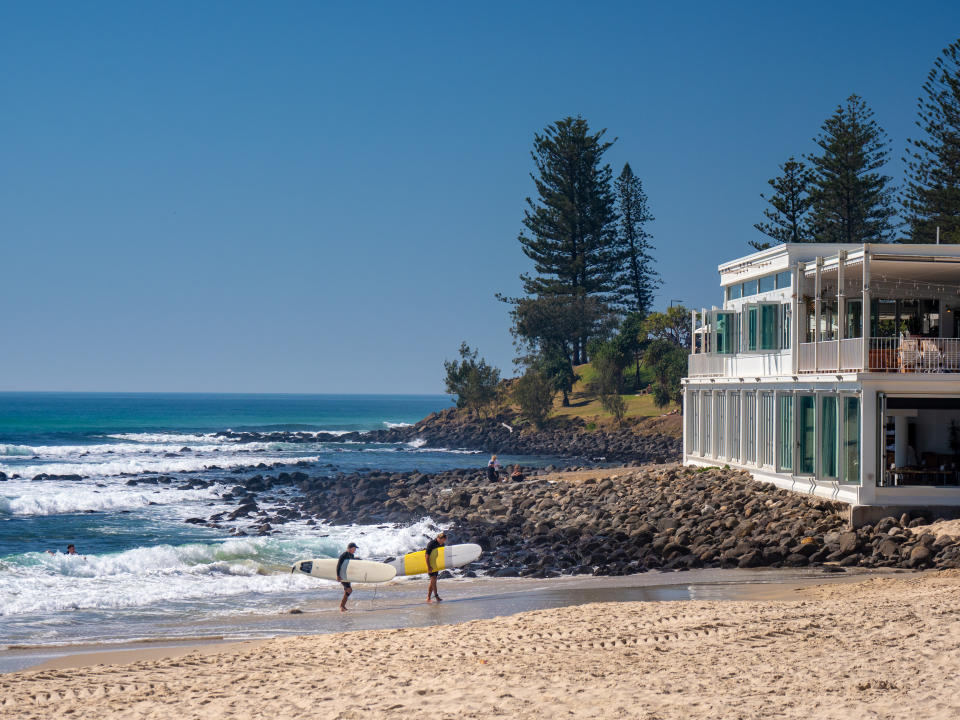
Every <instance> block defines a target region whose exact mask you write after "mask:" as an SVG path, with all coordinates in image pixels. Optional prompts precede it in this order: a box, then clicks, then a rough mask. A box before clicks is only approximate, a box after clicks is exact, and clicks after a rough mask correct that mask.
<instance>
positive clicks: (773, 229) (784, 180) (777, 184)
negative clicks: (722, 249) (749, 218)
mask: <svg viewBox="0 0 960 720" xmlns="http://www.w3.org/2000/svg"><path fill="white" fill-rule="evenodd" d="M780 171H781V173H782V174H781V175H778V176H777V177H775V178H771V179H770V180H767V183H769V185H770V187H772V188H773V190H774V193H773V194H772V195H770V196H769V197H768V196H767V195H764V194H763V193H760V197H762V198H763V199H764V200H766V201H767V202H768V203H770V206H771V207H770V208H767V209H766V210H764V211H763V215H764V217H765V218H767V221H766V222H759V223H756V224H755V225H754V227H755V228H756V229H757V230H759V231H760V232H762V233H763V234H764V235H766V236H768V237H770V238H773V239H774V240H775V241H776V242H777V243H795V242H809V241H810V239H811V238H810V231H809V228H808V226H807V212H808V211H809V209H810V194H809V186H810V180H811V178H812V173H811V172H810V170H809V169H808V168H807V166H806V165H805V164H804V163H803V162H801V161H799V160H797V159H796V158H794V157H793V156H791V157H789V158H787V161H786V162H785V163H783V164H782V165H780ZM771 208H772V209H771ZM749 244H750V245H751V247H753V248H754V249H756V250H765V249H766V248H768V247H770V243H768V242H759V241H757V240H750V241H749Z"/></svg>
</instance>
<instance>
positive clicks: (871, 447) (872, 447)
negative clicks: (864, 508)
mask: <svg viewBox="0 0 960 720" xmlns="http://www.w3.org/2000/svg"><path fill="white" fill-rule="evenodd" d="M878 422H879V418H878V417H877V392H876V390H874V389H873V388H871V387H869V386H868V387H864V388H863V390H862V392H861V394H860V490H859V493H858V500H859V502H860V504H861V505H867V504H870V503H873V502H874V501H875V500H876V497H877V477H879V475H878V474H879V473H881V472H883V468H878V467H877V457H878V449H877V435H878V434H879V433H878V432H877V423H878Z"/></svg>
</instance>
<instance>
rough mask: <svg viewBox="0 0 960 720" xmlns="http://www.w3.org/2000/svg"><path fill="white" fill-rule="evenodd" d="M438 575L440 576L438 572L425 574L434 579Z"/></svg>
mask: <svg viewBox="0 0 960 720" xmlns="http://www.w3.org/2000/svg"><path fill="white" fill-rule="evenodd" d="M439 574H440V573H439V571H438V572H434V573H427V575H429V576H430V577H436V576H437V575H439Z"/></svg>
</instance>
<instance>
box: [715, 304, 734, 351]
mask: <svg viewBox="0 0 960 720" xmlns="http://www.w3.org/2000/svg"><path fill="white" fill-rule="evenodd" d="M735 320H736V313H732V312H718V313H717V314H716V324H717V344H716V347H717V350H716V351H717V352H718V353H723V354H726V355H729V354H731V353H735V352H736V351H737V348H736V343H735V340H736V333H735V329H736V324H735Z"/></svg>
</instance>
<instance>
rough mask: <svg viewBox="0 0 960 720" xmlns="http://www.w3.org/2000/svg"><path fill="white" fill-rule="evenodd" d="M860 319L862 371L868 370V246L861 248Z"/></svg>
mask: <svg viewBox="0 0 960 720" xmlns="http://www.w3.org/2000/svg"><path fill="white" fill-rule="evenodd" d="M861 303H862V305H861V306H860V317H861V319H862V320H863V325H862V328H861V332H860V339H861V340H863V369H864V371H869V370H870V246H869V245H866V244H865V245H864V246H863V299H862V300H861Z"/></svg>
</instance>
